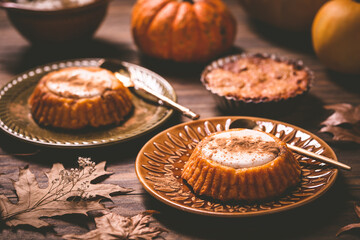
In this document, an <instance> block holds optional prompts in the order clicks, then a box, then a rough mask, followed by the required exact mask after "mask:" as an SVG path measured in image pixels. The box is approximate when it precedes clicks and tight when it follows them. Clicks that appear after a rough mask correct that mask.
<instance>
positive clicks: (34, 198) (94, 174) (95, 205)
mask: <svg viewBox="0 0 360 240" xmlns="http://www.w3.org/2000/svg"><path fill="white" fill-rule="evenodd" d="M91 163H92V164H93V165H91V166H90V165H86V166H83V167H81V168H79V169H71V170H65V169H64V167H63V165H62V164H60V163H56V164H54V165H53V167H52V169H51V171H50V172H49V173H47V174H46V175H47V177H48V186H47V187H46V188H39V186H38V182H37V180H36V178H35V175H34V174H33V173H31V171H30V170H29V169H28V168H27V167H25V168H21V169H19V180H18V181H14V182H13V185H14V188H15V191H16V194H17V196H18V202H17V203H15V204H14V203H12V202H10V201H9V199H8V198H7V197H6V196H5V195H3V194H2V195H0V214H1V220H2V221H3V222H5V223H6V224H7V225H8V226H17V225H20V224H27V225H31V226H33V227H36V228H40V227H45V226H49V224H48V223H47V222H45V221H43V220H41V219H40V218H41V217H53V216H61V215H65V214H73V213H78V214H87V212H89V211H92V210H101V209H104V206H103V205H102V204H101V203H99V200H96V201H95V200H91V201H90V200H86V199H87V198H89V197H93V196H100V197H106V198H110V193H115V192H121V193H127V192H130V191H132V190H131V189H127V188H122V187H120V186H117V185H113V184H92V183H91V181H92V180H94V179H96V178H98V177H100V176H104V175H109V174H111V172H107V171H105V170H104V168H105V162H101V163H99V164H97V165H96V166H95V164H94V163H93V162H91ZM70 197H78V198H80V200H78V199H77V200H74V199H73V200H72V201H69V198H70Z"/></svg>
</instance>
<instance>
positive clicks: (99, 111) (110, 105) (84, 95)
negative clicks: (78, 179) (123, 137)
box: [29, 67, 133, 129]
mask: <svg viewBox="0 0 360 240" xmlns="http://www.w3.org/2000/svg"><path fill="white" fill-rule="evenodd" d="M131 98H132V96H131V93H130V91H129V90H128V89H127V88H126V87H124V85H123V84H122V83H121V82H120V81H119V80H118V79H117V78H116V77H115V76H114V74H113V73H112V72H110V71H108V70H106V69H102V68H98V67H69V68H64V69H60V70H57V71H53V72H50V73H48V74H46V75H45V76H44V77H42V78H41V80H40V81H39V83H38V84H37V86H36V87H35V89H34V91H33V93H32V94H31V96H30V98H29V106H30V110H31V114H32V117H33V118H34V119H35V121H36V122H37V123H38V124H40V125H42V126H52V127H56V128H63V129H80V128H84V127H87V126H91V127H99V126H104V125H109V124H120V123H121V122H122V121H123V120H124V119H125V117H126V116H128V115H129V114H130V112H131V110H132V108H133V104H132V101H131Z"/></svg>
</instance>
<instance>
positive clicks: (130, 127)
mask: <svg viewBox="0 0 360 240" xmlns="http://www.w3.org/2000/svg"><path fill="white" fill-rule="evenodd" d="M100 60H101V59H96V58H95V59H94V58H90V59H75V60H69V61H62V62H56V63H50V64H46V65H44V66H39V67H36V68H34V69H31V70H29V71H27V72H25V73H22V74H20V75H18V76H16V77H14V78H13V79H12V80H11V81H10V82H8V83H7V84H5V86H4V87H3V88H2V89H1V90H0V128H1V129H3V130H4V131H5V132H6V133H8V134H10V135H12V136H14V137H16V138H19V139H21V140H24V141H27V142H30V143H34V144H40V145H46V146H51V147H61V148H73V147H95V146H102V145H109V144H113V143H119V142H124V141H128V140H130V139H133V138H135V137H138V136H141V135H143V134H145V133H147V132H149V131H151V130H153V129H154V128H156V127H158V126H159V125H160V124H162V123H163V122H164V121H165V120H166V119H168V118H169V117H170V116H171V114H172V113H173V110H171V109H168V108H165V107H162V106H159V105H157V104H151V103H149V102H146V101H144V100H142V99H140V98H138V97H137V96H136V95H134V99H133V103H134V106H135V108H134V112H133V113H132V115H131V116H130V117H129V118H128V119H127V120H126V121H125V122H124V123H123V124H122V125H119V126H109V127H101V128H88V129H84V130H79V131H64V130H60V129H51V128H44V127H41V126H39V125H38V124H37V123H36V122H35V121H34V120H33V119H32V117H31V113H30V109H29V106H28V103H27V102H28V98H29V96H30V94H31V93H32V91H33V90H34V88H35V86H36V84H37V83H38V81H39V80H40V79H41V77H42V76H44V75H45V74H47V73H49V72H51V71H54V70H58V69H61V68H66V67H73V66H78V67H81V66H98V62H99V61H100ZM123 64H124V65H125V66H127V67H128V68H129V70H130V72H131V73H132V75H133V76H135V79H134V81H137V82H138V83H140V84H144V85H145V86H148V87H151V88H152V89H153V90H155V91H157V92H159V93H162V94H163V95H165V96H167V97H169V98H170V99H172V100H174V101H176V94H175V91H174V89H173V88H172V86H171V85H170V84H169V83H168V82H167V81H166V80H165V79H163V78H162V77H160V76H159V75H157V74H156V73H154V72H152V71H150V70H148V69H145V68H143V67H140V66H137V65H135V64H131V63H127V62H123Z"/></svg>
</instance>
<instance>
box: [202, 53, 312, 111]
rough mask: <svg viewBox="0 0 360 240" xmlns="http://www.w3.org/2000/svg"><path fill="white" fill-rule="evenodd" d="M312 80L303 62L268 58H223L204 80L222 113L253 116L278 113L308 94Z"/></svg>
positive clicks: (262, 55) (206, 70) (207, 72)
mask: <svg viewBox="0 0 360 240" xmlns="http://www.w3.org/2000/svg"><path fill="white" fill-rule="evenodd" d="M312 79H313V74H312V72H311V71H310V70H309V69H308V68H306V67H305V66H303V64H302V62H301V61H291V60H287V59H285V58H280V57H277V56H275V55H267V54H241V55H233V56H228V57H225V58H221V59H218V60H216V61H214V62H213V63H212V64H210V65H209V66H207V67H206V68H205V70H204V71H203V73H202V76H201V81H202V83H203V84H204V85H205V87H206V88H207V89H208V90H209V91H211V92H212V93H213V95H214V96H215V98H216V100H217V102H218V104H219V106H220V107H221V108H222V109H224V110H230V111H231V110H240V111H245V110H255V111H253V112H256V110H258V109H259V111H267V110H269V111H273V110H274V109H276V108H278V109H279V108H280V107H282V106H281V104H282V105H285V104H284V103H289V102H291V100H293V99H295V98H296V97H299V96H302V95H304V94H305V93H306V92H308V90H309V89H310V85H311V82H312ZM270 105H273V106H270ZM269 107H273V108H271V109H270V108H269Z"/></svg>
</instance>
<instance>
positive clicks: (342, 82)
mask: <svg viewBox="0 0 360 240" xmlns="http://www.w3.org/2000/svg"><path fill="white" fill-rule="evenodd" d="M325 72H326V76H327V78H328V79H329V80H331V81H332V82H334V83H335V84H336V85H338V86H339V88H343V89H344V90H346V91H347V92H351V93H352V94H355V95H357V96H360V91H359V88H358V87H357V85H358V84H359V82H360V75H351V74H344V73H339V72H335V71H332V70H329V69H327V70H326V71H325Z"/></svg>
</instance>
